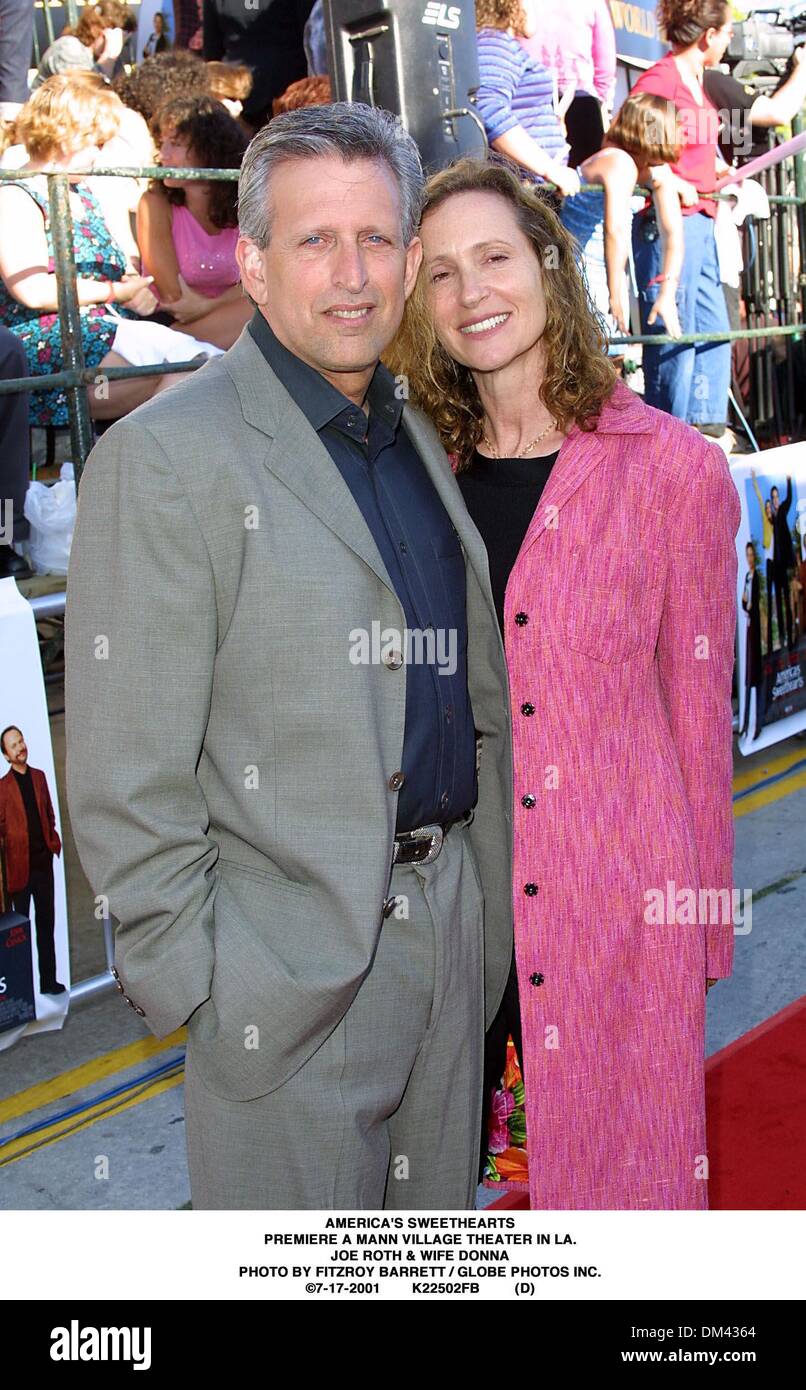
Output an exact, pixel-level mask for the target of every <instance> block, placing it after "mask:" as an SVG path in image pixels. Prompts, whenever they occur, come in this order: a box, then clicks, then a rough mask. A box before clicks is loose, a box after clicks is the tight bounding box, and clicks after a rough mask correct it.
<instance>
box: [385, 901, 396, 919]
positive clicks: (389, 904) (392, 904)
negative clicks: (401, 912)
mask: <svg viewBox="0 0 806 1390" xmlns="http://www.w3.org/2000/svg"><path fill="white" fill-rule="evenodd" d="M396 907H397V898H387V899H386V902H385V903H384V905H383V915H384V917H391V915H392V913H393V912H394V910H395V908H396Z"/></svg>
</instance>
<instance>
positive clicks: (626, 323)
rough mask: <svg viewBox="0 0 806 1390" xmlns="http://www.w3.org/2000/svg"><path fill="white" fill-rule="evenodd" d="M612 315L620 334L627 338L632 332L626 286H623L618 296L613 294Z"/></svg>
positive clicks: (617, 293) (611, 300)
mask: <svg viewBox="0 0 806 1390" xmlns="http://www.w3.org/2000/svg"><path fill="white" fill-rule="evenodd" d="M610 313H611V315H612V317H613V318H614V320H615V322H616V326H617V328H618V330H619V333H623V334H624V335H625V336H626V335H627V334H628V333H629V331H630V309H629V303H628V299H627V289H626V285H621V286H620V287H619V289H618V291H617V292H616V294H611V296H610Z"/></svg>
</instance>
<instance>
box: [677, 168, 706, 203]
mask: <svg viewBox="0 0 806 1390" xmlns="http://www.w3.org/2000/svg"><path fill="white" fill-rule="evenodd" d="M674 186H675V190H676V192H677V196H678V198H679V199H680V201H681V203H682V204H683V207H684V208H693V206H694V204H695V203H698V202H699V201H700V195H699V192H698V191H697V189H696V188H695V187H694V184H693V183H688V182H687V181H686V180H685V179H681V178H679V177H678V176H677V175H676V174H675V175H674Z"/></svg>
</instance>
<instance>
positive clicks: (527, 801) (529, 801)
mask: <svg viewBox="0 0 806 1390" xmlns="http://www.w3.org/2000/svg"><path fill="white" fill-rule="evenodd" d="M536 805H537V797H534V796H532V793H531V792H527V793H526V795H525V796H522V797H521V806H525V807H526V809H527V811H531V809H532V807H533V806H536Z"/></svg>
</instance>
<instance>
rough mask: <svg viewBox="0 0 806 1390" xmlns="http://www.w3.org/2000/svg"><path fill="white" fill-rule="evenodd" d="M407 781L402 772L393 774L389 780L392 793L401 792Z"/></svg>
mask: <svg viewBox="0 0 806 1390" xmlns="http://www.w3.org/2000/svg"><path fill="white" fill-rule="evenodd" d="M405 780H406V778H405V776H404V774H403V773H402V772H393V773H392V776H391V777H390V778H389V790H390V792H398V791H400V788H401V787H402V786H403V783H404V782H405Z"/></svg>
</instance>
